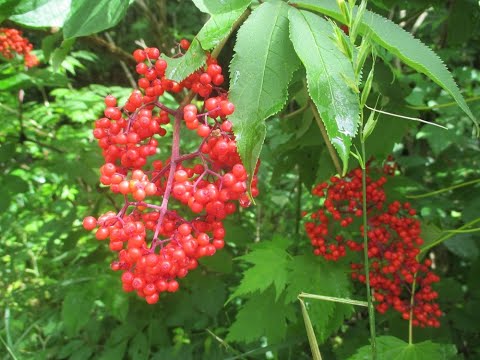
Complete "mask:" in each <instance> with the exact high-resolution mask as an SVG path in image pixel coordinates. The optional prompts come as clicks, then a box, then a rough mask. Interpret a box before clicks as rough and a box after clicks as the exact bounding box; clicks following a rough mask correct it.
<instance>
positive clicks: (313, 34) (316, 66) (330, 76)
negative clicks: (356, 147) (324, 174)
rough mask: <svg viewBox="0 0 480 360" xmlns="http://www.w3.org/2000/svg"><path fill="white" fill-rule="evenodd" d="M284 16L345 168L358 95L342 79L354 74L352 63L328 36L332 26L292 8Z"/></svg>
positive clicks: (320, 110) (328, 130)
mask: <svg viewBox="0 0 480 360" xmlns="http://www.w3.org/2000/svg"><path fill="white" fill-rule="evenodd" d="M288 16H289V19H290V38H291V40H292V43H293V47H294V48H295V51H296V52H297V54H298V56H299V57H300V59H301V60H302V62H303V64H304V65H305V69H306V70H307V85H308V90H309V93H310V97H311V98H312V100H313V102H314V103H315V106H316V107H317V109H318V112H319V114H320V116H321V118H322V121H323V123H324V125H325V128H326V130H327V134H328V137H329V139H330V142H331V143H332V144H333V146H334V147H335V149H336V150H337V152H338V154H339V155H340V158H341V159H342V162H343V168H344V170H345V169H346V168H347V167H348V157H349V155H350V146H351V138H353V137H354V136H355V133H356V132H357V126H358V121H359V100H358V95H356V94H355V93H354V92H353V91H352V89H351V88H350V87H349V86H348V84H347V83H346V81H345V80H344V79H343V77H346V78H348V79H354V78H355V76H354V73H353V68H352V65H351V63H350V61H349V60H348V59H347V57H346V56H345V55H344V54H343V53H342V52H341V51H340V50H339V49H338V47H337V46H336V44H335V42H334V40H332V39H331V38H330V37H331V35H332V28H331V26H330V24H329V23H328V22H327V21H326V20H323V19H322V18H320V17H319V16H317V15H315V14H312V13H309V12H306V11H299V10H297V9H295V8H291V9H290V11H289V14H288ZM319 141H320V139H319Z"/></svg>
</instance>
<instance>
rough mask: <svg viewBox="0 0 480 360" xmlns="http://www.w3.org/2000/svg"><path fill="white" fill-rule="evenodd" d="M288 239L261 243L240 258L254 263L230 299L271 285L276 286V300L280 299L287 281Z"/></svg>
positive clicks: (262, 289)
mask: <svg viewBox="0 0 480 360" xmlns="http://www.w3.org/2000/svg"><path fill="white" fill-rule="evenodd" d="M288 244H289V243H288V241H285V240H284V239H281V238H276V239H274V240H273V241H268V242H263V243H260V244H259V245H258V246H257V247H255V248H254V250H253V251H252V252H250V253H249V254H247V255H244V256H241V257H240V258H239V259H241V260H243V261H246V262H248V263H250V264H253V266H252V267H251V268H249V269H248V270H246V271H245V272H244V273H243V279H242V281H241V283H240V286H239V287H238V288H237V289H236V290H235V291H234V292H233V293H232V295H231V296H230V298H229V300H228V301H230V300H232V299H233V298H235V297H238V296H242V295H246V294H250V293H253V292H256V291H260V292H263V291H265V290H266V289H267V288H268V287H269V286H270V285H274V287H275V292H276V295H275V301H277V300H278V298H279V297H280V295H281V294H282V291H283V289H284V288H285V285H286V281H287V264H288V256H289V255H288V253H287V252H286V248H287V246H288Z"/></svg>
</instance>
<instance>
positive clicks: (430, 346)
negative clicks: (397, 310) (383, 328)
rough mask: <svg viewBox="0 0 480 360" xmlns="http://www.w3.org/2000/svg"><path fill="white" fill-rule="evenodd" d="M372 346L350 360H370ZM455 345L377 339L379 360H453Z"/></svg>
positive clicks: (360, 350) (384, 338)
mask: <svg viewBox="0 0 480 360" xmlns="http://www.w3.org/2000/svg"><path fill="white" fill-rule="evenodd" d="M371 351H372V349H371V347H370V345H367V346H363V347H361V348H360V349H359V350H358V351H357V353H356V354H355V355H353V356H352V357H350V358H348V360H370V359H371ZM456 353H457V350H456V348H455V345H451V344H436V343H433V342H431V341H424V342H421V343H418V344H408V343H406V342H405V341H403V340H400V339H398V338H396V337H393V336H381V337H378V338H377V354H378V359H379V360H380V359H391V360H431V359H435V360H451V359H453V358H454V356H455V355H456Z"/></svg>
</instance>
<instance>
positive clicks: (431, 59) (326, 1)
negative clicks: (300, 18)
mask: <svg viewBox="0 0 480 360" xmlns="http://www.w3.org/2000/svg"><path fill="white" fill-rule="evenodd" d="M290 3H292V4H295V5H296V6H298V7H301V8H304V9H309V10H313V11H316V12H320V13H322V14H326V15H328V16H330V17H332V18H334V19H335V20H337V21H342V14H341V13H340V11H339V9H338V7H337V6H336V4H335V3H334V2H332V1H330V0H291V1H290ZM359 32H360V33H361V34H363V35H366V34H368V35H369V36H370V39H371V40H373V41H374V42H376V43H377V44H379V45H380V46H382V47H384V48H385V49H387V50H388V51H389V52H391V53H392V54H394V55H396V56H398V57H399V58H400V59H401V60H402V61H403V62H404V63H405V64H407V65H409V66H411V67H412V68H413V69H415V70H417V71H419V72H421V73H423V74H425V75H427V76H428V77H429V78H430V79H432V80H433V81H434V82H435V83H437V84H438V85H439V86H441V87H442V88H443V89H445V90H446V91H447V92H448V93H449V94H450V95H451V96H452V97H453V98H454V99H455V101H456V102H457V104H458V105H459V106H460V108H461V109H462V110H463V111H464V112H465V113H466V114H467V115H468V116H469V117H470V119H472V121H474V122H475V124H477V120H476V119H475V116H474V115H473V114H472V112H471V110H470V108H469V107H468V105H467V103H466V102H465V99H464V98H463V96H462V94H461V93H460V91H459V90H458V87H457V85H456V83H455V80H454V79H453V77H452V75H451V74H450V72H449V71H448V69H447V67H446V66H445V64H444V63H443V62H442V60H441V59H440V58H439V57H438V55H437V54H435V52H433V51H432V50H431V49H430V48H429V47H428V46H426V45H425V44H423V43H422V42H421V41H420V40H418V39H416V38H414V37H413V35H412V34H410V33H408V32H406V31H405V30H404V29H403V28H401V27H400V26H398V25H397V24H395V23H394V22H392V21H390V20H388V19H386V18H384V17H383V16H380V15H378V14H375V13H373V12H371V11H368V10H366V11H365V14H364V15H363V18H362V22H361V25H360V26H359Z"/></svg>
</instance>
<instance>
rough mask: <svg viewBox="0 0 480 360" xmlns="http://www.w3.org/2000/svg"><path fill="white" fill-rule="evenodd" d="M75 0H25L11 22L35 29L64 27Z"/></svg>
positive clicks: (16, 9)
mask: <svg viewBox="0 0 480 360" xmlns="http://www.w3.org/2000/svg"><path fill="white" fill-rule="evenodd" d="M72 1H73V0H26V1H25V0H24V1H21V2H20V3H19V4H18V5H17V6H16V7H15V10H14V12H13V15H12V16H10V18H9V19H10V20H12V21H14V22H16V23H19V24H22V25H25V26H33V27H62V26H63V24H64V23H65V20H66V19H67V16H68V14H69V12H70V8H71V6H72Z"/></svg>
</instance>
